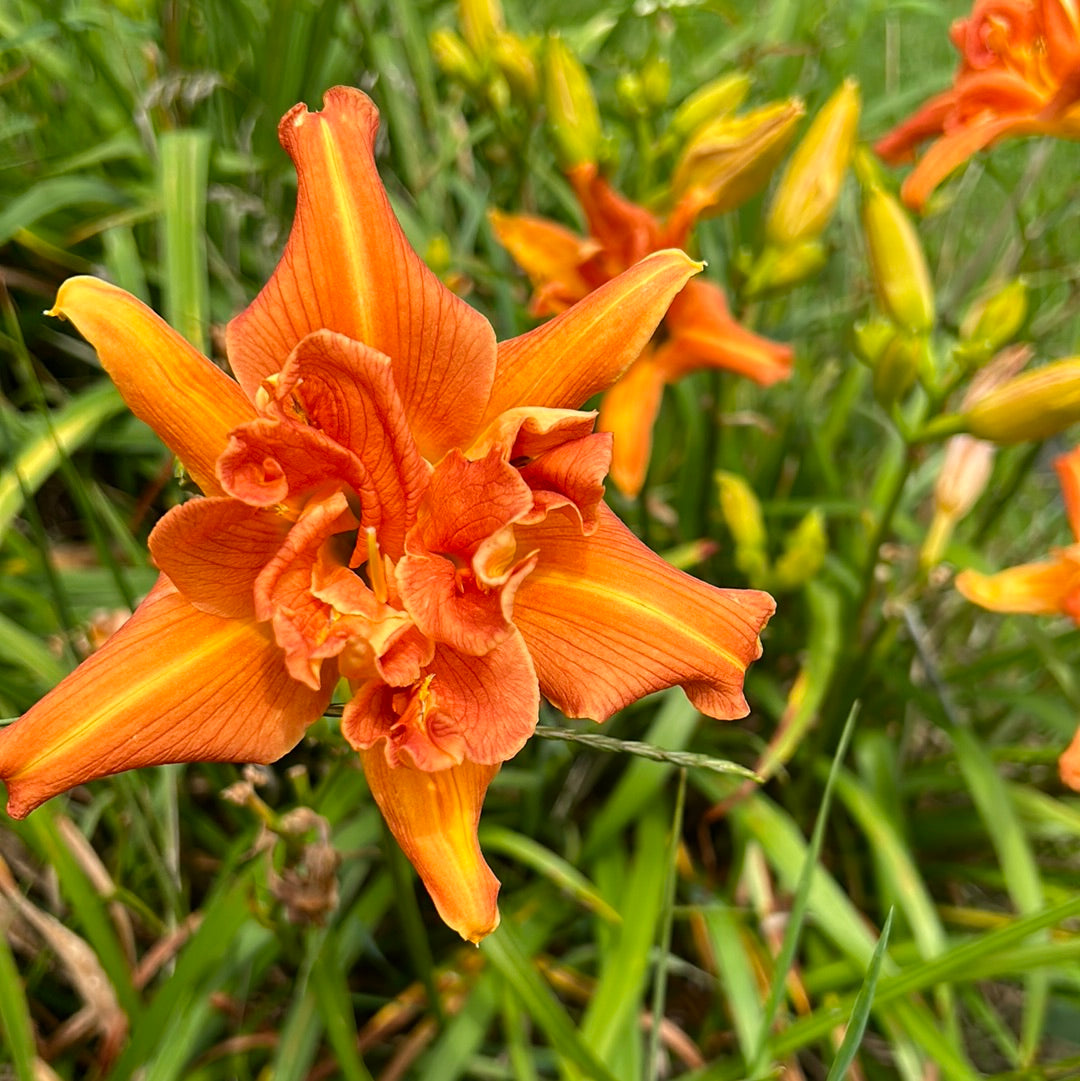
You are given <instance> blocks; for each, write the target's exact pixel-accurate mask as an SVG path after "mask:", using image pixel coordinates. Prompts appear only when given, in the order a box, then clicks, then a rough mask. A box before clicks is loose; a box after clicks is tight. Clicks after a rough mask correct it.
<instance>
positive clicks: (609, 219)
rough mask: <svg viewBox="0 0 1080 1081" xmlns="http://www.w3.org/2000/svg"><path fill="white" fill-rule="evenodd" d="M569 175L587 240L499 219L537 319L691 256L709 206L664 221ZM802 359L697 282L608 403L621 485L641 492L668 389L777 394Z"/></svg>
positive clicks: (690, 194) (580, 175)
mask: <svg viewBox="0 0 1080 1081" xmlns="http://www.w3.org/2000/svg"><path fill="white" fill-rule="evenodd" d="M567 175H568V177H569V180H570V183H571V184H572V185H573V188H574V192H575V193H576V195H577V199H578V202H579V203H580V204H581V209H582V211H583V212H584V215H585V220H586V225H587V230H588V234H587V235H586V236H579V235H578V234H577V233H574V232H572V231H571V230H570V229H567V228H565V227H564V226H562V225H559V224H557V223H556V222H552V221H547V220H546V219H544V218H538V217H532V216H529V215H524V214H520V215H511V214H502V213H500V212H498V211H493V212H492V214H491V221H492V225H493V226H494V229H495V235H496V236H497V237H498V238H499V241H500V243H502V244H503V246H504V247H505V248H506V249H507V250H508V251H509V252H510V254H511V255H512V256H513V257H514V259H515V260H516V261H517V262H518V264H519V265H520V266H521V268H522V269H523V270H524V271H525V273H526V274H528V276H529V278H530V280H531V281H532V283H533V286H534V290H535V292H534V294H533V298H532V302H531V304H530V308H529V310H530V311H531V312H532V314H533V315H536V316H543V315H553V314H556V313H558V312H561V311H564V310H565V309H566V308H567V307H568V306H569V305H571V304H573V303H575V302H576V301H578V300H580V299H581V298H582V297H585V296H587V295H588V294H589V293H590V292H591V291H592V290H594V289H596V288H598V287H599V286H600V285H602V284H603V283H604V282H607V281H610V280H611V279H612V278H613V277H615V276H616V275H618V274H620V273H622V272H623V271H624V270H626V269H627V267H631V266H633V265H634V264H635V263H636V262H637V261H638V260H639V259H642V258H644V257H645V256H646V255H648V254H649V253H650V252H655V251H661V250H663V249H665V248H686V246H687V244H688V243H689V239H690V238H689V234H690V230H691V229H692V228H693V225H694V223H695V220H696V217H697V215H698V214H699V213H701V211H702V210H703V209H704V208H705V206H707V205H708V198H707V197H704V202H703V189H702V188H701V187H696V186H689V187H688V189H687V191H686V193H685V195H684V196H683V198H682V199H681V200H680V202H679V203H678V204H677V205H676V207H675V208H674V209H673V211H672V212H671V214H670V215H669V216H668V218H667V219H666V220H663V221H662V220H660V219H659V218H658V217H657V216H656V215H655V214H653V213H652V212H651V211H649V210H647V209H646V208H645V207H643V206H639V205H638V204H637V203H633V202H631V201H630V200H629V199H627V198H625V197H624V196H623V195H621V194H620V193H619V192H617V191H616V190H615V189H614V188H613V187H612V186H611V185H610V184H609V183H608V182H607V180H605V179H604V177H603V176H601V175H600V173H599V171H598V169H597V167H596V165H595V164H593V163H592V162H583V163H580V164H578V165H575V166H573V167H572V168H570V169H569V170H568V171H567ZM793 356H794V354H793V350H792V348H791V346H789V345H782V344H780V343H779V342H774V341H770V340H769V339H768V338H764V337H761V336H760V335H758V334H755V333H753V332H752V331H750V330H748V329H747V328H746V327H744V326H742V325H741V324H740V323H739V322H738V321H737V320H736V319H735V318H734V316H732V314H731V312H730V311H729V309H728V304H727V300H726V298H725V296H724V292H723V290H722V289H721V288H720V287H719V286H718V285H715V284H713V283H712V282H708V281H702V280H700V279H695V280H694V281H691V282H690V283H689V284H688V285H687V286H686V287H685V288H684V289H683V290H682V292H681V293H679V295H678V296H677V297H676V298H675V300H674V301H673V302H672V304H671V307H670V308H669V309H668V313H667V315H666V316H665V318H664V323H663V335H662V336H661V337H660V338H659V339H657V340H655V341H653V342H650V343H649V344H648V345H647V346H646V347H645V348H644V349H643V350H642V353H641V355H640V357H639V358H638V359H637V361H636V363H635V364H634V365H633V366H632V367H631V368H630V370H629V371H628V372H627V373H626V375H625V376H624V377H623V378H622V379H621V380H620V381H619V382H617V383H616V384H615V385H614V386H613V387H612V388H611V389H610V390H609V391H608V392H607V393H606V394H605V395H604V397H603V400H602V402H601V405H600V418H599V421H598V427H599V428H600V430H601V431H605V432H612V433H613V434H614V436H615V442H614V448H613V454H612V464H611V479H612V480H613V481H614V482H615V483H616V485H618V487H619V489H620V490H621V491H623V492H624V493H626V494H627V495H635V494H636V493H637V492H638V491H639V490H640V488H641V485H642V484H643V483H644V480H645V473H646V470H647V469H648V464H649V453H650V449H651V445H652V427H653V424H654V423H655V421H656V416H657V413H658V412H659V409H660V401H661V397H662V394H663V389H664V385H665V384H666V383H669V382H673V381H675V380H677V379H679V378H681V377H682V376H684V375H686V374H687V373H689V372H692V371H695V370H697V369H701V368H718V369H722V370H724V371H730V372H735V373H736V374H738V375H743V376H746V377H747V378H748V379H752V380H754V382H756V383H759V384H761V385H762V386H770V385H771V384H773V383H775V382H777V381H778V380H780V379H785V378H787V377H788V376H789V375H790V374H791V366H792V362H793Z"/></svg>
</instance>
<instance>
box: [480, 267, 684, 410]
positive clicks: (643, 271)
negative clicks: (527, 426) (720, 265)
mask: <svg viewBox="0 0 1080 1081" xmlns="http://www.w3.org/2000/svg"><path fill="white" fill-rule="evenodd" d="M700 270H701V264H700V263H695V262H694V260H693V259H691V258H690V256H688V255H687V254H686V252H684V251H680V250H678V249H674V248H672V249H669V250H667V251H661V252H656V253H655V254H653V255H650V256H648V257H647V258H645V259H642V260H641V262H640V263H637V264H635V265H634V266H633V267H631V268H630V269H629V270H627V271H626V272H625V273H623V274H620V275H619V276H618V277H617V278H613V279H612V280H611V281H609V282H607V283H606V284H605V285H602V286H600V288H599V289H596V290H594V291H593V292H592V293H590V294H589V295H588V296H587V297H586V298H585V299H584V300H581V301H579V302H578V303H577V304H575V305H574V306H573V307H572V308H569V309H567V310H566V311H565V312H563V313H562V315H558V316H556V317H555V318H554V319H552V320H551V321H550V322H548V323H544V324H543V326H539V327H537V328H536V329H535V330H531V331H529V333H528V334H523V335H521V336H520V337H518V338H511V339H510V340H509V341H505V342H500V343H499V360H498V365H497V367H496V372H495V384H494V386H493V388H492V393H491V400H490V401H489V402H488V407H487V410H486V412H485V414H484V417H485V422H488V423H490V422H491V421H493V420H494V419H495V418H496V417H498V415H499V414H500V413H503V412H505V411H506V410H508V409H514V408H517V407H520V406H539V407H546V408H553V409H576V408H577V407H578V406H580V405H581V403H582V402H584V401H585V400H586V399H587V398H590V397H591V396H592V395H593V394H596V393H598V392H599V391H602V390H607V388H608V387H610V386H611V384H612V383H614V382H615V380H616V379H618V378H619V376H621V375H622V374H623V372H624V371H626V369H627V368H628V367H629V366H630V365H631V364H632V363H633V362H634V361H635V360H636V359H637V356H638V354H639V353H640V352H641V350H642V349H644V348H645V345H646V343H647V342H648V340H649V339H650V338H651V337H652V335H653V332H654V331H655V330H656V328H657V326H659V324H660V320H661V319H662V318H663V317H664V313H665V312H666V311H667V309H668V305H669V304H670V303H671V301H672V298H673V297H674V296H675V294H676V293H678V292H679V290H680V289H682V288H683V286H684V285H686V283H687V282H688V281H689V280H690V278H691V277H692V276H693V275H694V274H697V273H698V272H699V271H700Z"/></svg>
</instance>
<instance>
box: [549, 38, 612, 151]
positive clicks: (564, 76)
mask: <svg viewBox="0 0 1080 1081" xmlns="http://www.w3.org/2000/svg"><path fill="white" fill-rule="evenodd" d="M544 88H545V94H546V99H547V111H548V123H549V124H550V125H551V132H552V135H553V136H554V138H555V147H556V152H557V153H558V156H559V163H560V164H561V165H562V167H563V168H564V169H572V168H573V167H574V166H575V165H581V164H583V163H585V162H595V161H596V160H597V156H598V155H599V153H600V143H601V129H600V111H599V110H598V109H597V107H596V98H594V97H593V92H592V86H591V85H590V83H589V76H588V74H587V73H586V71H585V69H584V67H582V65H581V61H580V60H578V58H577V57H576V56H575V55H574V54H573V53H572V52H571V51H570V49H569V48H568V47H567V46H566V45H565V44H564V43H563V41H562V39H561V38H559V37H556V36H555V35H552V36H551V37H549V38H548V40H547V47H546V49H545V50H544Z"/></svg>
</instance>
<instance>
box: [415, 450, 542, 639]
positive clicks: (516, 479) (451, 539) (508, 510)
mask: <svg viewBox="0 0 1080 1081" xmlns="http://www.w3.org/2000/svg"><path fill="white" fill-rule="evenodd" d="M532 507H533V496H532V492H531V491H530V490H529V487H528V485H527V484H526V483H525V482H524V481H523V480H522V478H521V475H520V474H519V473H518V471H517V470H516V469H514V468H513V467H512V466H511V465H509V464H508V463H507V462H505V461H503V459H502V456H501V455H500V453H499V451H498V449H497V448H493V449H492V450H491V451H490V452H489V453H488V454H487V456H486V457H484V458H480V459H477V460H475V461H469V460H468V459H466V458H465V457H464V455H463V454H462V453H461V452H460V451H458V450H454V451H451V452H450V453H449V454H448V455H447V456H446V457H445V458H444V459H443V460H442V461H441V462H440V463H439V465H438V466H436V468H435V471H434V473H433V474H432V477H431V485H430V487H429V488H428V493H427V498H426V500H425V502H424V505H423V507H422V508H421V512H420V518H419V520H418V521H417V524H416V527H415V528H414V529H413V530H412V531H411V532H410V534H409V537H408V538H407V541H406V555H405V557H404V558H403V559H402V560H401V561H400V562H399V563H398V565H397V574H396V578H397V584H398V586H399V588H400V590H401V600H402V603H403V604H404V606H405V608H406V610H407V611H408V612H409V614H410V615H411V616H412V617H413V619H414V620H415V621H416V625H417V626H418V627H419V628H420V630H421V631H423V633H424V634H426V635H428V637H430V638H434V639H435V640H436V641H438V642H445V643H447V644H448V645H451V646H453V648H454V649H457V650H461V651H462V652H463V653H468V654H472V655H474V656H476V655H480V654H483V653H487V651H488V650H490V649H491V648H492V647H493V646H495V645H497V644H498V643H500V642H502V641H504V640H505V639H506V637H507V636H508V635H509V634H510V633H511V632H512V630H513V624H512V623H511V616H512V614H513V599H514V592H515V591H516V589H517V587H518V584H519V583H520V581H521V579H522V578H523V577H524V576H525V575H526V574H528V573H529V571H530V570H531V569H532V561H521V562H519V563H517V564H516V565H514V556H515V552H516V544H515V541H514V533H513V530H512V529H510V528H509V527H510V526H511V525H512V524H513V523H514V522H516V521H519V520H520V519H522V518H524V517H525V516H526V515H527V514H528V513H529V512H530V511H531V510H532Z"/></svg>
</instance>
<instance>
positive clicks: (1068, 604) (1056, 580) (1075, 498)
mask: <svg viewBox="0 0 1080 1081" xmlns="http://www.w3.org/2000/svg"><path fill="white" fill-rule="evenodd" d="M1054 468H1055V469H1056V470H1057V474H1058V479H1059V480H1060V482H1061V492H1062V495H1063V496H1064V499H1065V513H1066V516H1067V517H1068V520H1069V527H1070V529H1071V530H1072V534H1073V537H1074V538H1075V539H1076V543H1075V544H1071V545H1069V547H1068V548H1061V549H1059V550H1057V551H1056V552H1054V558H1053V559H1047V560H1041V561H1040V562H1038V563H1024V564H1021V565H1020V566H1018V567H1010V568H1009V569H1008V570H1004V571H1000V572H999V573H997V574H980V573H979V572H978V571H973V570H966V571H962V572H961V573H960V574H958V575H957V576H956V588H957V589H958V590H959V591H960V593H961V594H963V596H965V597H966V598H967V599H968V600H969V601H972V602H974V603H975V604H978V605H980V606H981V607H983V608H989V609H990V610H991V611H993V612H1026V613H1030V614H1032V615H1066V616H1070V617H1071V618H1072V619H1073V620H1074V621H1075V622H1076V623H1077V625H1080V447H1077V448H1075V449H1074V450H1072V451H1070V452H1069V453H1068V454H1063V455H1061V456H1060V457H1059V458H1058V459H1057V460H1056V461H1055V462H1054ZM1058 766H1059V769H1060V772H1061V779H1062V780H1063V781H1064V782H1065V783H1066V784H1067V785H1068V786H1069V787H1070V788H1074V789H1076V790H1077V791H1078V792H1080V729H1078V730H1077V733H1076V736H1075V738H1074V739H1073V741H1072V744H1071V745H1070V746H1069V748H1068V750H1066V751H1065V753H1064V754H1063V755H1062V756H1061V759H1060V760H1059V762H1058Z"/></svg>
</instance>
